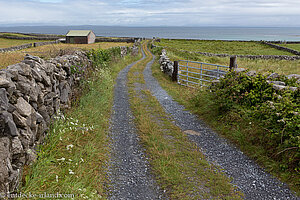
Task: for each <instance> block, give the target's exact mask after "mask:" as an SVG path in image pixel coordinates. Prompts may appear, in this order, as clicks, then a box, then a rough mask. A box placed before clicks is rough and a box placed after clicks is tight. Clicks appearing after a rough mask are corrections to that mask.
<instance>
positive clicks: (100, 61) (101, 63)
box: [88, 47, 121, 67]
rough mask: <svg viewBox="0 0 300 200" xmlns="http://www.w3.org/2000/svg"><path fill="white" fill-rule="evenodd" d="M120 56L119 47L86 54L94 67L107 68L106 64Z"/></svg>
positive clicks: (93, 50)
mask: <svg viewBox="0 0 300 200" xmlns="http://www.w3.org/2000/svg"><path fill="white" fill-rule="evenodd" d="M120 56H121V49H120V47H114V48H110V49H97V50H95V49H92V50H90V51H89V52H88V57H89V59H91V60H92V61H93V66H94V67H108V64H109V63H110V62H111V61H112V60H113V59H117V58H119V57H120Z"/></svg>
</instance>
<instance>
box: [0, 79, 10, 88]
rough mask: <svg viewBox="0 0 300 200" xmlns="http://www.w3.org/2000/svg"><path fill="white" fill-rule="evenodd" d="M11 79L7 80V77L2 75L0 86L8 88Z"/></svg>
mask: <svg viewBox="0 0 300 200" xmlns="http://www.w3.org/2000/svg"><path fill="white" fill-rule="evenodd" d="M9 83H10V81H9V80H7V79H6V78H4V77H2V76H0V87H2V88H8V87H9Z"/></svg>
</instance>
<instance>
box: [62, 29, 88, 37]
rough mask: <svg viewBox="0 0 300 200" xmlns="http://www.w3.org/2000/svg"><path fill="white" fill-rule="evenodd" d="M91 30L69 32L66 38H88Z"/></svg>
mask: <svg viewBox="0 0 300 200" xmlns="http://www.w3.org/2000/svg"><path fill="white" fill-rule="evenodd" d="M90 32H92V31H91V30H70V31H69V32H68V33H67V36H88V35H89V34H90Z"/></svg>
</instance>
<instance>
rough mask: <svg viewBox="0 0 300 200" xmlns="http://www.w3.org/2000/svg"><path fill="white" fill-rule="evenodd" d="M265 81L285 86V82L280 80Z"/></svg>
mask: <svg viewBox="0 0 300 200" xmlns="http://www.w3.org/2000/svg"><path fill="white" fill-rule="evenodd" d="M267 83H269V84H271V83H273V84H275V85H283V86H285V82H282V81H267Z"/></svg>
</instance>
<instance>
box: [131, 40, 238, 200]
mask: <svg viewBox="0 0 300 200" xmlns="http://www.w3.org/2000/svg"><path fill="white" fill-rule="evenodd" d="M143 48H144V51H145V53H146V56H147V57H146V59H145V60H143V61H141V62H139V63H138V64H136V65H135V66H133V67H132V68H131V70H130V72H129V74H128V86H129V94H130V102H131V107H132V110H133V114H134V116H135V122H136V125H137V128H138V130H139V136H140V138H141V142H142V143H143V145H144V147H145V148H146V152H147V154H148V156H149V157H150V164H151V166H152V169H153V171H154V173H155V175H156V177H157V181H158V183H159V184H160V185H161V186H162V188H163V189H164V190H166V191H167V193H168V195H169V196H170V199H241V196H242V194H241V193H240V192H238V191H236V189H235V188H234V187H233V186H232V185H231V184H230V180H229V179H228V178H227V177H226V176H225V175H224V174H222V172H221V170H220V169H218V168H217V167H215V166H213V165H210V164H209V163H208V162H207V161H206V160H205V157H204V155H203V154H202V153H201V152H200V151H199V149H198V148H197V146H196V145H195V144H193V143H191V142H190V141H189V139H188V137H187V136H186V134H184V133H183V132H182V131H181V130H180V128H179V127H177V126H175V125H174V124H173V123H172V122H171V118H170V116H168V115H167V114H166V113H165V112H164V109H163V108H162V107H161V105H160V104H159V102H158V101H157V100H156V98H155V97H153V96H152V95H151V93H150V91H149V90H147V89H144V88H145V87H144V84H145V81H144V78H143V70H144V68H145V66H146V64H147V63H148V62H149V61H150V60H151V59H152V55H151V54H150V52H149V51H148V50H147V49H146V44H144V46H143Z"/></svg>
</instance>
